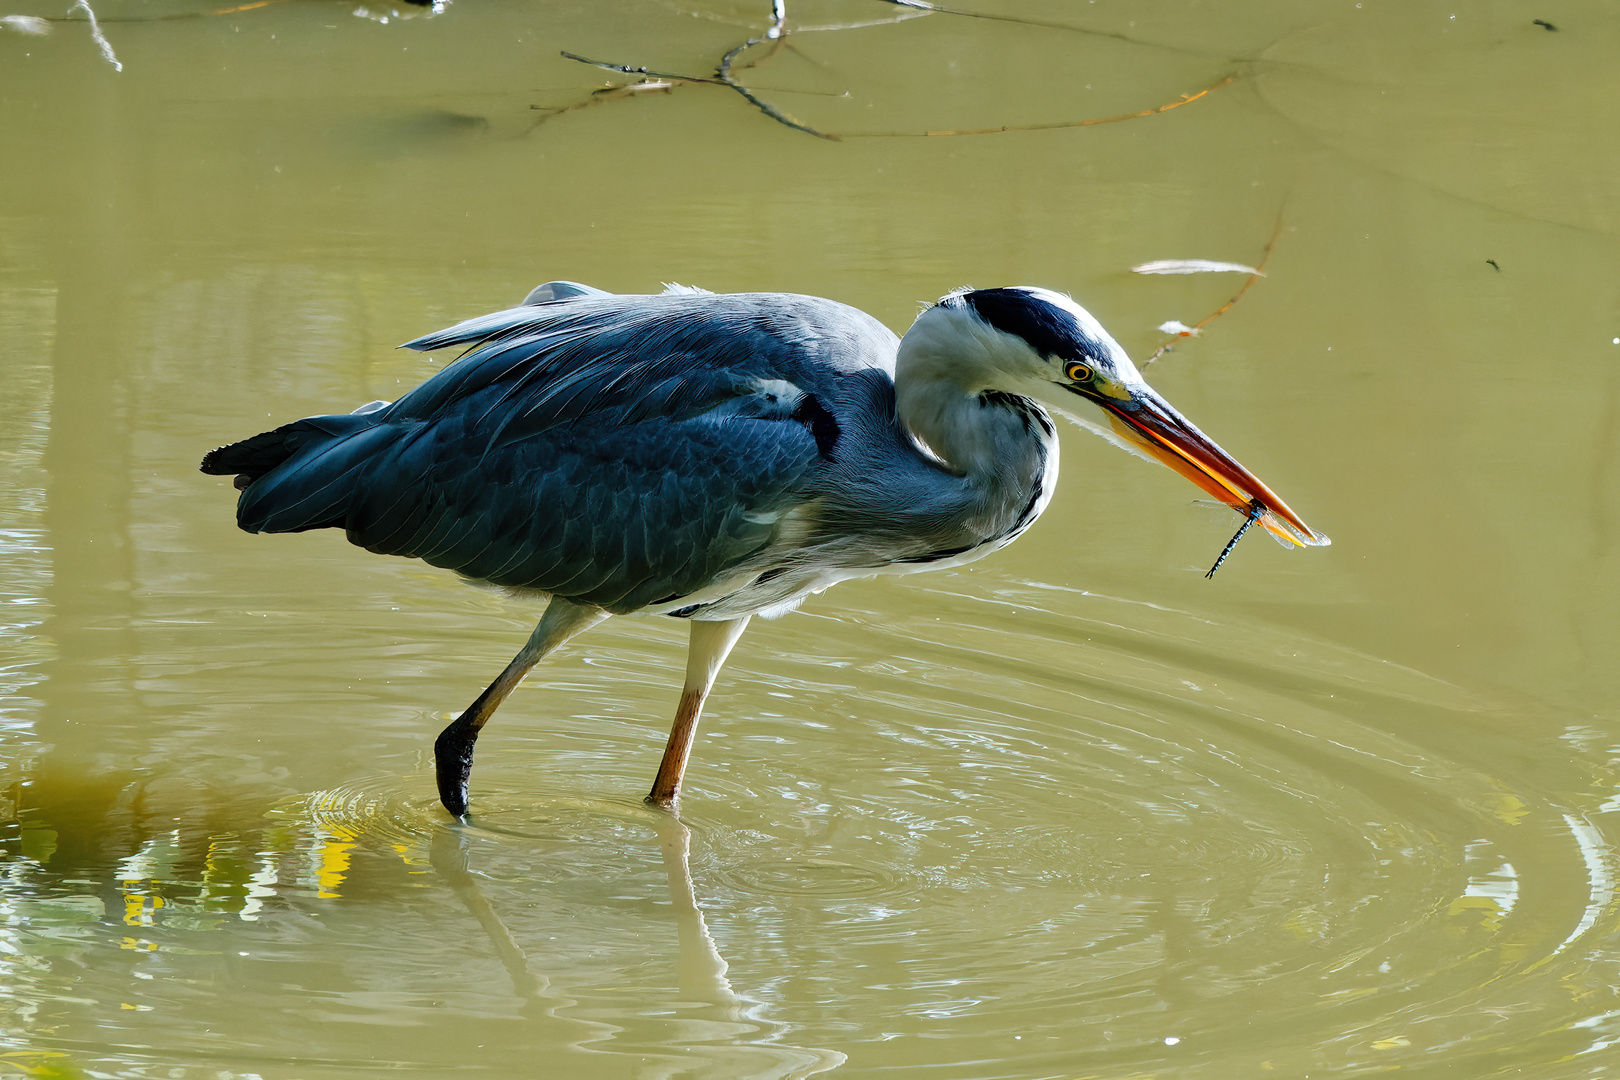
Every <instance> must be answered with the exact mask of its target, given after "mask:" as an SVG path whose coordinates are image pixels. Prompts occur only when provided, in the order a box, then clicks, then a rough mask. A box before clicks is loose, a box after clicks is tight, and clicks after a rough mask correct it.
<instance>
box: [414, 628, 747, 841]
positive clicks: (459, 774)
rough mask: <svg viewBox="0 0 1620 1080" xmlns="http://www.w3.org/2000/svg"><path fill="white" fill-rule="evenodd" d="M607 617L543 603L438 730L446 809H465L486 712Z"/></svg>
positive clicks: (436, 758)
mask: <svg viewBox="0 0 1620 1080" xmlns="http://www.w3.org/2000/svg"><path fill="white" fill-rule="evenodd" d="M607 617H608V613H607V612H605V611H603V610H602V609H601V608H597V607H588V606H584V605H580V604H575V603H571V602H570V601H567V600H564V599H562V598H561V597H553V598H552V601H551V603H550V604H549V605H547V607H546V613H545V614H544V615H542V616H540V624H539V625H538V626H536V627H535V628H534V633H532V634H530V635H529V641H528V644H526V645H524V646H523V649H522V650H521V651H520V652H519V653H518V654H517V656H515V657H513V659H512V662H511V663H510V664H507V665H506V670H505V671H503V672H501V673H500V674H499V675H497V676H496V677H495V681H494V682H492V683H490V684H489V687H488V689H486V690H485V691H484V692H483V693H482V694H479V695H478V700H477V701H474V702H473V703H472V704H471V705H469V706H467V708H466V710H465V711H464V712H463V713H462V714H461V715H460V716H458V717H456V718H455V719H454V720H452V721H451V722H450V726H449V727H447V728H445V729H444V730H443V731H441V732H440V733H439V738H438V740H437V741H435V742H434V744H433V763H434V766H435V767H436V769H437V771H438V777H439V801H440V802H442V803H444V808H445V809H446V810H448V811H450V813H452V814H454V815H455V816H456V817H461V816H462V815H463V814H465V813H466V812H467V778H468V777H470V776H471V775H472V762H473V744H474V743H476V742H477V741H478V732H479V731H480V730H482V728H483V726H484V725H485V724H486V723H488V722H489V718H490V716H491V715H493V714H494V712H495V710H496V709H497V708H499V707H500V704H501V702H503V701H505V700H506V696H507V695H508V694H510V693H511V692H512V691H513V690H516V689H517V686H518V683H520V682H522V681H523V677H524V676H525V675H527V674H528V673H529V670H530V669H531V668H533V667H534V665H536V664H538V663H539V662H540V661H541V660H543V659H545V657H546V655H547V654H549V653H551V652H552V651H553V650H555V649H556V648H557V646H559V645H561V644H562V643H563V642H565V641H567V640H568V639H569V638H571V637H573V636H574V635H575V634H577V633H579V632H580V631H581V630H585V629H588V628H590V627H592V626H595V625H596V624H597V623H599V622H601V621H602V620H603V619H605V618H607ZM721 655H722V656H723V655H724V654H721Z"/></svg>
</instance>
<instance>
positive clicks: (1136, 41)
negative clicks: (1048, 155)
mask: <svg viewBox="0 0 1620 1080" xmlns="http://www.w3.org/2000/svg"><path fill="white" fill-rule="evenodd" d="M879 2H880V3H884V4H893V5H895V6H896V7H903V8H909V9H910V10H912V11H919V12H923V13H933V14H936V15H955V16H957V17H958V18H963V19H984V20H986V21H988V22H1004V23H1014V24H1016V25H1019V26H1039V27H1041V28H1042V29H1046V30H1067V31H1069V32H1070V33H1074V34H1085V35H1086V36H1087V37H1100V38H1111V39H1112V40H1114V41H1123V42H1127V43H1128V44H1131V45H1144V46H1146V47H1148V48H1150V49H1164V50H1166V51H1167V52H1177V53H1186V54H1188V55H1191V56H1207V55H1208V54H1207V53H1202V52H1199V51H1198V50H1196V49H1185V48H1182V47H1181V46H1179V45H1164V44H1161V43H1159V42H1157V41H1143V40H1142V39H1141V38H1134V37H1131V36H1130V35H1129V34H1121V33H1119V32H1118V31H1116V30H1093V29H1091V28H1090V27H1086V26H1076V25H1074V24H1073V23H1062V22H1052V21H1050V20H1047V19H1031V18H1028V17H1026V16H1022V15H998V14H996V13H994V12H989V11H968V10H966V9H964V8H953V7H946V6H944V5H943V4H930V3H926V2H925V0H879Z"/></svg>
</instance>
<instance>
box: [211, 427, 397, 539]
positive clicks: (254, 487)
mask: <svg viewBox="0 0 1620 1080" xmlns="http://www.w3.org/2000/svg"><path fill="white" fill-rule="evenodd" d="M387 404H388V403H387V402H382V401H379V402H373V403H372V404H371V405H368V406H365V407H364V408H362V409H359V410H357V411H355V412H353V413H348V414H345V415H338V416H310V417H306V418H305V419H303V420H295V421H293V422H292V423H290V424H283V425H282V426H281V427H278V428H276V429H275V430H274V431H266V432H264V433H262V434H259V435H255V436H253V437H252V438H249V439H243V440H242V441H241V442H236V443H231V444H230V445H229V446H222V447H220V448H219V449H218V450H211V451H209V452H208V454H207V456H206V457H204V458H203V460H202V471H203V472H205V473H209V474H211V475H214V476H230V475H232V474H233V473H234V474H235V476H236V486H237V488H238V489H240V490H241V492H242V496H241V498H240V499H239V500H238V501H237V504H236V523H237V524H238V525H240V526H241V527H242V528H243V529H246V530H247V531H248V532H253V533H258V532H303V531H304V530H306V529H324V528H331V527H339V528H341V527H343V526H344V524H345V518H346V517H347V515H348V511H349V506H350V504H351V503H352V501H353V497H354V494H355V481H356V479H358V477H359V475H360V474H361V473H362V472H363V471H364V469H365V466H366V465H367V464H368V462H369V461H370V460H371V459H372V458H373V456H374V455H375V454H377V452H378V451H379V450H381V449H382V448H383V447H384V446H386V445H388V444H389V443H392V442H393V441H394V439H395V437H396V435H397V432H395V431H394V430H392V429H390V428H389V427H388V426H386V425H384V424H383V423H382V419H383V415H384V412H383V410H384V408H385V406H386V405H387Z"/></svg>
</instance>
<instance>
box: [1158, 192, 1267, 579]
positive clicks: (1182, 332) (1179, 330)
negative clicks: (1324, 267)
mask: <svg viewBox="0 0 1620 1080" xmlns="http://www.w3.org/2000/svg"><path fill="white" fill-rule="evenodd" d="M1282 226H1283V218H1282V214H1281V213H1278V215H1277V227H1276V228H1274V229H1272V230H1271V239H1270V240H1267V241H1266V249H1265V251H1264V252H1263V253H1262V255H1261V259H1260V261H1259V262H1258V263H1256V264H1255V265H1254V266H1253V267H1252V269H1253V271H1254V272H1253V273H1251V274H1250V275H1249V278H1248V280H1247V281H1245V282H1244V283H1243V285H1242V287H1241V288H1239V289H1238V291H1237V292H1235V293H1233V294H1232V299H1230V300H1228V301H1227V302H1226V303H1224V304H1222V305H1221V306H1220V307H1218V308H1216V309H1215V310H1214V311H1212V312H1210V313H1209V314H1208V315H1205V316H1204V317H1203V318H1202V319H1200V320H1198V321H1197V322H1195V323H1193V324H1192V325H1191V326H1187V325H1185V324H1184V323H1174V324H1171V323H1166V324H1164V326H1161V327H1160V328H1159V329H1161V330H1165V331H1166V332H1168V333H1173V334H1174V335H1175V336H1174V337H1172V338H1171V339H1170V340H1169V341H1166V342H1165V343H1164V344H1162V345H1160V346H1159V347H1158V348H1157V349H1154V350H1153V355H1152V356H1150V357H1148V358H1147V359H1146V360H1144V361H1142V366H1143V367H1147V366H1148V365H1149V364H1151V363H1153V361H1155V360H1157V359H1158V358H1159V357H1161V356H1163V355H1164V354H1165V353H1167V352H1169V351H1170V350H1171V348H1172V347H1174V345H1175V343H1176V341H1177V340H1179V339H1180V338H1185V337H1193V336H1194V335H1196V334H1197V333H1198V332H1199V331H1200V330H1202V329H1203V328H1204V327H1206V326H1208V325H1209V324H1210V323H1212V322H1214V321H1215V320H1216V319H1218V318H1220V317H1221V316H1222V315H1225V314H1226V313H1227V312H1228V311H1230V310H1232V305H1234V304H1236V303H1237V302H1238V301H1239V300H1241V299H1243V294H1244V293H1246V292H1248V291H1249V289H1250V288H1252V287H1253V286H1254V283H1255V282H1257V281H1259V280H1260V279H1261V278H1263V277H1265V276H1266V275H1265V269H1266V264H1267V263H1268V262H1270V261H1271V249H1272V248H1274V247H1276V246H1277V238H1278V237H1279V236H1281V235H1282ZM1147 265H1151V264H1147ZM1172 325H1174V327H1175V328H1176V329H1174V330H1171V329H1169V328H1170V327H1171V326H1172ZM1217 565H1219V564H1217Z"/></svg>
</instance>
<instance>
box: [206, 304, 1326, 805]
mask: <svg viewBox="0 0 1620 1080" xmlns="http://www.w3.org/2000/svg"><path fill="white" fill-rule="evenodd" d="M450 346H465V347H467V348H468V351H467V352H466V353H465V354H464V355H462V356H461V357H460V358H459V359H457V360H456V361H454V362H453V363H451V364H449V365H448V366H446V367H445V368H443V369H442V370H440V371H439V372H438V373H437V374H435V375H434V376H433V377H432V378H430V379H428V380H427V381H426V382H424V383H423V384H422V385H421V386H418V387H417V388H416V389H415V390H412V391H411V392H409V393H407V394H406V395H405V396H403V397H401V398H400V399H399V400H397V401H394V402H392V403H389V402H382V401H376V402H372V403H371V404H369V405H364V406H361V407H360V408H359V409H356V410H355V411H354V412H352V413H348V414H340V415H334V416H314V417H309V418H307V419H303V420H298V421H295V422H293V423H290V424H286V425H284V426H282V427H279V428H276V429H275V430H274V431H269V432H265V433H264V434H261V435H255V436H253V437H252V438H250V439H246V440H243V441H241V442H238V443H234V444H232V445H230V446H225V447H221V448H220V449H218V450H215V451H213V452H212V453H210V454H208V456H207V457H205V458H204V459H203V462H202V471H203V472H205V473H213V474H218V475H231V474H236V487H237V488H239V489H241V496H240V498H239V501H238V503H237V511H236V514H237V522H238V524H239V525H240V526H241V527H242V528H243V529H245V530H247V531H248V532H253V533H259V532H301V531H303V530H306V529H321V528H341V529H344V530H345V531H346V533H347V535H348V539H349V541H350V542H351V543H354V544H358V545H359V546H361V547H364V548H366V549H367V550H370V551H375V552H379V553H382V554H388V555H402V556H413V557H416V558H420V559H422V560H424V561H426V562H428V563H431V564H433V565H435V566H442V567H446V568H448V569H451V570H454V571H456V572H458V573H460V574H462V575H464V576H466V577H468V578H471V579H475V580H478V581H482V582H488V583H492V584H495V585H498V586H505V587H508V588H510V589H512V590H518V591H522V592H528V593H533V594H539V595H543V596H544V597H547V598H549V599H548V603H547V606H546V608H545V610H544V613H543V615H542V616H541V618H540V621H539V624H538V625H537V626H536V627H535V630H534V632H533V634H531V635H530V637H529V640H528V643H527V644H525V645H524V646H523V648H522V650H521V651H520V652H519V653H518V654H517V656H516V658H514V659H513V660H512V662H511V663H510V664H509V665H508V666H507V667H506V669H505V670H504V671H502V672H501V674H500V675H499V676H498V677H497V678H496V679H495V681H494V682H493V683H491V684H490V685H489V687H488V688H487V689H486V690H485V691H484V692H483V693H482V694H480V695H479V696H478V698H477V699H476V700H475V701H474V702H473V703H472V704H471V705H470V706H469V707H468V708H467V709H466V710H465V711H464V712H462V713H461V714H460V715H459V716H458V717H457V718H456V719H455V720H454V721H453V722H451V723H450V725H449V726H448V727H446V728H445V729H444V731H443V732H442V733H441V734H440V735H439V737H438V740H437V741H436V743H435V744H434V758H435V765H436V771H437V779H438V787H439V797H440V800H441V801H442V802H443V803H444V806H445V809H447V810H448V811H449V812H450V813H451V814H453V815H456V816H458V817H460V816H462V815H464V814H465V813H466V812H467V806H468V780H469V777H470V776H471V772H472V760H473V748H474V743H475V742H476V740H477V738H478V735H479V732H480V731H481V730H482V729H483V726H484V724H485V723H486V722H487V721H488V720H489V718H490V716H491V714H493V713H494V711H495V709H496V708H497V707H498V706H499V705H500V703H501V702H502V701H503V700H505V698H506V697H507V696H508V695H509V694H510V693H511V692H512V690H513V689H514V688H515V687H516V686H517V685H518V683H520V682H521V681H522V680H523V678H524V676H526V675H527V674H528V673H529V671H530V670H531V669H532V668H533V667H534V665H535V664H536V663H538V662H539V661H540V660H541V659H543V658H544V657H545V656H546V655H547V654H549V653H551V652H552V651H553V650H555V649H556V648H557V647H558V646H560V645H562V644H563V643H564V642H565V641H567V640H568V639H569V638H571V637H573V636H574V635H575V634H578V633H579V632H580V631H582V630H585V629H586V628H588V627H590V626H593V625H595V624H597V623H599V622H601V621H602V620H603V619H606V618H607V617H608V616H610V615H627V614H630V613H632V612H642V613H650V614H661V615H669V616H673V617H675V618H679V619H685V620H687V621H688V622H689V623H690V626H691V642H690V645H689V649H688V655H687V665H686V679H685V684H684V686H683V688H682V691H681V697H680V704H679V706H678V708H677V710H676V713H675V720H674V724H673V726H672V729H671V731H670V736H669V741H668V743H667V745H666V747H665V751H664V757H663V760H662V762H661V763H660V765H659V767H658V772H657V775H656V778H655V779H654V781H653V786H652V790H651V792H650V793H649V794H648V796H647V799H648V801H649V802H652V803H655V804H660V805H663V806H665V807H669V806H672V805H673V804H674V802H675V800H676V797H677V795H678V793H679V791H680V785H681V779H682V776H683V775H684V772H685V769H686V761H687V757H688V755H689V753H690V751H691V747H692V740H693V737H694V735H695V733H696V730H697V724H698V718H699V715H700V713H701V711H702V708H703V701H704V698H705V697H706V696H707V694H708V693H709V689H710V687H711V686H712V685H713V683H714V679H715V676H716V674H717V673H718V672H719V670H720V667H721V665H722V664H723V663H724V662H725V659H726V656H727V655H728V654H729V653H730V651H731V648H732V646H733V645H734V644H735V643H736V641H737V638H738V636H739V635H740V634H741V633H742V632H743V629H744V628H745V627H746V626H747V625H748V620H749V619H750V618H752V617H753V616H754V615H766V616H769V615H773V614H779V613H782V612H785V611H788V610H790V609H792V608H793V607H795V606H797V605H798V604H799V603H800V602H801V601H803V600H804V598H805V597H807V596H809V595H810V594H812V593H816V592H820V591H821V590H823V589H825V588H827V587H828V586H830V585H833V584H835V583H836V582H839V581H842V580H845V579H847V578H858V577H866V576H870V575H875V574H895V573H910V572H912V571H917V570H925V569H931V568H938V567H946V566H957V565H960V564H962V563H966V562H970V561H972V560H974V559H979V558H982V557H983V556H985V555H988V554H989V553H990V552H992V551H994V550H996V549H997V548H1000V547H1003V546H1005V545H1007V544H1009V543H1011V542H1012V541H1013V540H1014V539H1015V538H1017V536H1018V535H1019V534H1020V533H1022V532H1023V531H1024V530H1025V529H1027V528H1028V527H1029V526H1030V524H1031V523H1032V522H1033V521H1034V520H1035V519H1036V517H1038V516H1039V515H1040V513H1041V511H1042V510H1044V509H1045V508H1046V505H1047V502H1048V501H1049V500H1050V499H1051V497H1052V488H1053V484H1054V482H1055V481H1056V479H1057V461H1058V459H1057V435H1056V431H1055V429H1054V427H1053V424H1052V421H1051V418H1050V416H1049V414H1048V412H1047V409H1052V410H1053V411H1055V412H1058V413H1059V414H1062V415H1065V416H1068V417H1069V418H1071V419H1073V420H1075V421H1077V422H1078V423H1080V424H1081V425H1082V426H1084V427H1087V428H1090V429H1092V430H1093V431H1096V432H1098V433H1099V434H1101V435H1103V436H1105V437H1107V438H1108V439H1110V440H1112V441H1113V442H1115V443H1117V444H1119V445H1120V446H1122V447H1124V448H1126V449H1128V450H1132V451H1135V452H1137V453H1139V454H1141V455H1142V456H1145V457H1148V458H1150V459H1155V460H1158V461H1161V462H1163V463H1164V464H1166V465H1168V466H1169V467H1170V468H1172V469H1174V470H1175V471H1176V472H1178V473H1180V474H1181V475H1183V476H1185V477H1186V478H1187V479H1189V480H1191V481H1192V482H1193V483H1195V484H1197V485H1198V486H1199V487H1201V488H1203V489H1204V490H1205V491H1207V492H1209V493H1210V494H1212V495H1213V496H1215V497H1216V498H1217V499H1219V500H1220V501H1222V502H1223V503H1225V504H1227V505H1229V506H1231V507H1233V508H1235V509H1238V510H1240V511H1242V512H1243V513H1244V515H1245V517H1246V519H1247V520H1248V521H1249V522H1258V523H1259V524H1260V525H1261V526H1263V527H1264V528H1265V529H1267V530H1269V531H1270V532H1271V533H1273V534H1274V535H1275V536H1276V537H1278V538H1279V539H1280V540H1282V541H1285V542H1287V543H1288V544H1294V545H1301V546H1303V545H1319V544H1326V543H1327V542H1328V541H1327V538H1326V537H1324V536H1321V535H1320V534H1318V533H1316V532H1313V531H1312V530H1311V529H1310V528H1309V527H1308V526H1307V525H1306V524H1305V523H1304V522H1303V521H1302V520H1300V518H1299V517H1298V516H1297V515H1296V514H1295V513H1294V512H1293V511H1292V510H1290V509H1289V508H1288V506H1287V505H1286V504H1285V503H1284V502H1283V501H1282V500H1281V499H1279V498H1278V497H1277V496H1276V495H1275V494H1273V493H1272V491H1271V489H1269V488H1268V487H1266V485H1265V484H1263V483H1261V482H1260V480H1259V479H1258V478H1256V477H1255V476H1254V474H1253V473H1251V472H1249V471H1248V470H1247V469H1245V468H1244V467H1243V466H1242V465H1240V464H1238V462H1237V461H1236V460H1235V459H1233V458H1232V457H1231V456H1230V455H1229V454H1227V453H1226V452H1225V451H1224V450H1222V449H1221V448H1220V447H1219V446H1217V445H1216V444H1215V443H1214V442H1212V441H1211V440H1209V439H1208V438H1206V437H1205V436H1204V435H1203V433H1201V432H1200V431H1199V430H1198V429H1197V428H1196V427H1194V426H1193V425H1192V424H1191V423H1189V422H1188V421H1187V420H1186V419H1185V418H1183V417H1182V416H1181V414H1180V413H1178V412H1176V411H1175V409H1173V408H1171V407H1170V405H1169V403H1167V402H1166V401H1165V400H1164V399H1163V398H1161V397H1160V396H1159V395H1158V394H1157V393H1156V392H1154V390H1153V389H1152V388H1151V387H1149V386H1148V385H1147V383H1146V382H1145V381H1144V380H1143V379H1142V376H1141V374H1140V373H1139V372H1138V371H1137V369H1136V367H1135V366H1134V365H1133V364H1132V363H1131V360H1130V358H1129V357H1128V356H1127V355H1126V353H1125V350H1124V349H1122V348H1121V347H1120V346H1119V345H1118V344H1117V343H1116V342H1115V341H1114V339H1113V338H1112V337H1110V336H1109V335H1108V333H1107V331H1105V330H1104V329H1103V328H1102V326H1101V324H1100V323H1098V321H1097V320H1096V319H1094V318H1093V317H1092V316H1091V315H1090V314H1089V313H1088V312H1086V311H1085V310H1084V309H1083V308H1081V307H1080V306H1079V305H1078V304H1076V303H1075V302H1074V301H1073V300H1071V299H1069V298H1068V297H1067V296H1064V295H1061V294H1059V293H1056V292H1052V291H1049V290H1047V289H1041V288H1032V287H1017V288H999V289H979V290H972V289H960V290H957V291H955V292H952V293H950V294H949V295H947V296H945V297H944V298H943V299H941V300H940V301H939V302H938V303H936V304H933V305H930V306H928V307H927V308H926V309H925V310H923V311H922V313H921V314H920V315H919V316H918V317H917V320H916V321H915V322H914V323H913V324H912V326H911V328H910V329H909V330H908V331H906V334H905V336H904V337H903V338H896V337H895V335H894V334H893V333H892V332H891V331H890V330H888V329H887V328H886V327H885V326H883V324H881V323H880V322H878V321H877V320H876V319H874V318H872V317H871V316H869V315H867V314H865V313H863V312H861V311H858V310H856V309H855V308H852V307H848V306H846V305H844V304H840V303H837V302H834V301H832V300H824V299H820V298H817V297H811V296H799V295H793V294H786V293H736V294H714V293H709V292H705V291H703V290H700V289H690V288H684V287H680V286H673V287H671V288H670V289H668V290H667V291H666V292H664V293H661V294H658V295H634V296H631V295H615V294H612V293H607V292H603V291H602V290H600V289H593V288H589V287H587V286H583V285H578V284H575V283H572V282H549V283H547V284H545V285H542V286H540V287H538V288H537V289H535V290H534V291H533V292H531V293H530V294H529V296H528V297H527V298H525V300H524V302H523V303H522V304H521V305H519V306H518V307H514V308H511V309H508V310H505V311H498V312H495V313H493V314H490V315H484V316H482V317H480V318H475V319H469V320H467V321H465V322H462V323H459V324H457V325H455V326H452V327H450V328H449V329H447V330H442V331H439V332H438V333H434V334H428V335H427V336H425V337H420V338H417V339H416V340H414V341H411V342H407V343H406V345H405V346H404V347H405V348H410V349H417V350H423V351H427V350H433V349H442V348H446V347H450Z"/></svg>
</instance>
